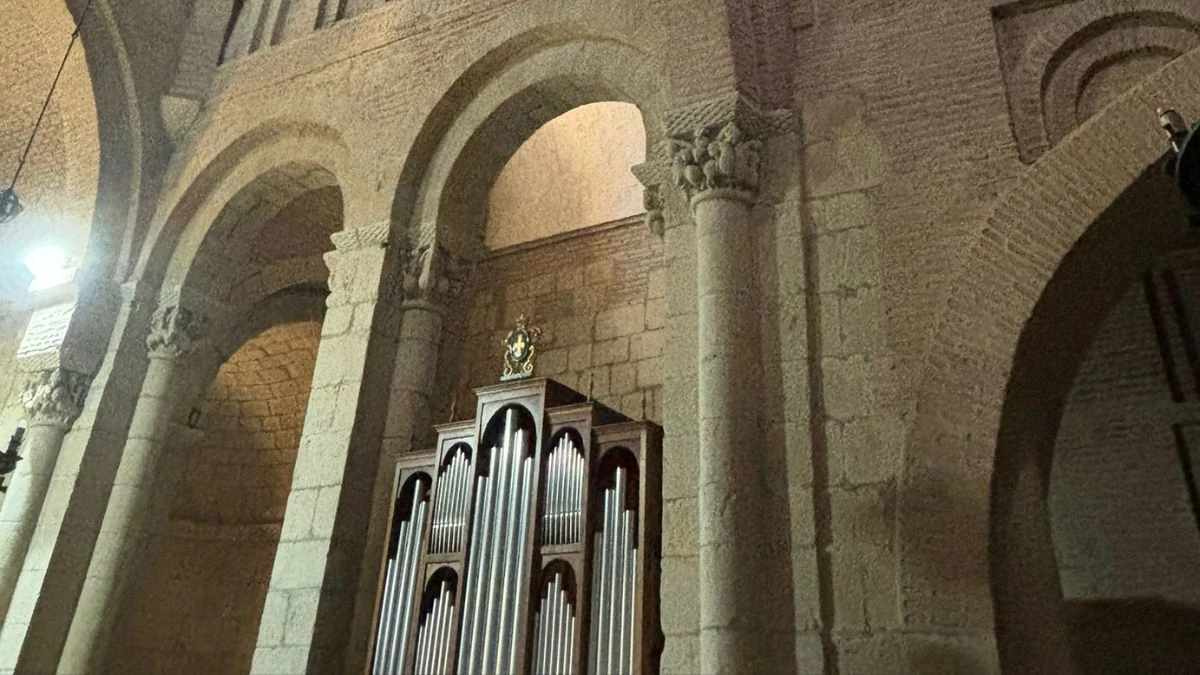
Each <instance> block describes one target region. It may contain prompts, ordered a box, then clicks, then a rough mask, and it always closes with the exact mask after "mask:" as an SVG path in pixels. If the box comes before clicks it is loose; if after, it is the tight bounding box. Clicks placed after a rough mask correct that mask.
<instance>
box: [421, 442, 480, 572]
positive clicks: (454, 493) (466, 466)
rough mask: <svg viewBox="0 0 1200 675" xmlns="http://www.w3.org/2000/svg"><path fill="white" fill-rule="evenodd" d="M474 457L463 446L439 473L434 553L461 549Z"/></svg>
mask: <svg viewBox="0 0 1200 675" xmlns="http://www.w3.org/2000/svg"><path fill="white" fill-rule="evenodd" d="M473 477H474V476H473V475H472V468H471V460H470V459H468V458H467V453H465V452H463V451H461V450H459V451H458V452H456V453H455V454H454V457H453V458H452V459H451V460H450V462H449V464H447V466H446V468H445V469H444V470H443V471H442V473H441V475H440V476H439V477H438V498H437V506H436V508H435V509H434V511H433V514H434V515H433V532H432V534H431V536H430V545H429V550H430V552H431V553H450V552H453V551H458V550H461V548H462V537H463V527H464V525H465V523H466V520H467V513H466V511H467V500H466V495H467V494H468V492H469V490H470V489H471V479H472V478H473Z"/></svg>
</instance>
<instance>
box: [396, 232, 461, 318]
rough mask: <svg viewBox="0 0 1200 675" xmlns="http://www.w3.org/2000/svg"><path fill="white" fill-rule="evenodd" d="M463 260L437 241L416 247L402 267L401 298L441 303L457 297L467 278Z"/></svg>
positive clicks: (407, 301)
mask: <svg viewBox="0 0 1200 675" xmlns="http://www.w3.org/2000/svg"><path fill="white" fill-rule="evenodd" d="M468 271H469V270H468V266H467V263H466V261H465V260H463V259H462V258H460V257H459V256H456V255H454V254H453V253H451V252H449V251H447V250H446V249H445V248H444V247H443V246H441V245H440V244H432V245H431V244H424V245H422V246H420V247H418V248H417V250H416V251H415V252H414V253H413V255H412V257H411V258H410V259H409V261H408V265H407V266H406V268H405V270H404V301H405V304H408V303H414V302H417V303H433V304H443V303H445V302H447V301H449V300H452V299H453V298H455V297H457V296H458V295H459V294H460V293H461V292H462V289H463V287H464V286H465V285H466V282H467V274H468Z"/></svg>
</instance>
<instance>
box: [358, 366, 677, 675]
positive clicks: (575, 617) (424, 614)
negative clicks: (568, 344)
mask: <svg viewBox="0 0 1200 675" xmlns="http://www.w3.org/2000/svg"><path fill="white" fill-rule="evenodd" d="M475 393H476V397H477V399H478V403H477V408H476V418H475V420H472V421H466V422H454V423H450V424H445V425H442V426H439V427H437V432H438V444H437V448H436V449H435V450H433V451H429V452H425V453H421V454H414V455H410V456H408V457H405V458H404V459H403V460H402V461H401V462H400V464H399V466H398V468H397V472H396V483H395V486H396V487H395V493H394V494H395V507H394V509H393V512H392V517H391V524H390V532H391V540H390V542H389V546H388V549H387V558H386V561H385V564H384V566H383V569H384V572H383V575H382V579H381V581H380V592H379V596H378V598H379V599H378V601H377V607H378V611H377V612H376V629H375V633H374V634H375V644H374V651H373V654H374V656H373V661H372V667H371V672H372V673H374V674H379V675H391V674H393V673H397V674H399V673H405V674H409V673H411V674H418V675H424V674H426V673H429V674H439V675H440V674H442V673H463V674H487V675H494V674H498V673H532V674H534V675H543V674H548V673H554V674H558V673H564V674H566V673H578V674H581V675H582V674H584V673H588V674H596V675H611V674H616V673H628V674H629V675H634V674H647V675H649V674H651V673H656V672H658V660H659V654H660V652H661V646H662V635H661V631H660V628H659V617H658V588H659V556H660V522H661V501H660V495H661V484H660V476H661V469H660V467H661V448H662V430H661V428H660V427H658V426H657V425H655V424H653V423H651V422H644V421H641V422H639V421H632V420H630V419H628V418H626V417H624V416H622V415H620V414H619V413H616V412H615V411H613V410H611V409H609V408H607V407H605V406H603V405H602V404H599V403H596V402H594V401H589V400H587V399H586V397H584V396H583V395H581V394H579V393H578V392H575V391H574V390H572V389H569V388H567V387H565V386H564V385H562V384H559V383H558V382H555V381H553V380H548V379H526V380H523V381H519V382H510V383H505V384H499V385H492V386H488V387H483V388H480V389H476V390H475Z"/></svg>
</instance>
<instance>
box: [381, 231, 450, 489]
mask: <svg viewBox="0 0 1200 675" xmlns="http://www.w3.org/2000/svg"><path fill="white" fill-rule="evenodd" d="M462 268H463V265H462V262H461V261H460V260H459V259H457V258H456V257H454V256H453V255H452V254H450V253H449V252H447V251H446V250H444V249H443V248H442V247H441V246H439V245H436V244H435V245H433V246H422V247H420V248H419V249H417V251H416V252H415V253H414V255H413V257H412V260H411V261H410V263H409V265H408V267H407V269H406V271H405V274H404V303H403V304H402V305H401V308H400V309H401V312H402V316H401V321H400V336H399V339H398V340H397V344H396V367H395V369H394V370H393V371H392V394H391V402H390V403H389V405H388V423H387V428H386V429H385V431H384V438H386V439H388V440H389V441H391V443H390V444H389V446H390V448H391V449H393V450H399V451H401V452H404V451H408V450H411V449H412V442H413V440H414V437H415V440H421V439H420V437H421V434H424V433H426V432H427V430H428V429H429V427H430V417H429V416H430V410H429V403H430V398H431V397H432V396H433V387H434V381H435V376H436V373H437V358H438V349H439V348H440V346H441V341H442V323H443V319H444V317H445V314H446V306H447V303H448V302H450V300H451V299H452V298H453V297H455V296H456V295H457V294H458V292H459V290H460V288H461V286H462V273H461V272H462ZM389 454H393V453H386V454H385V457H387V456H388V455H389ZM385 473H387V474H388V475H389V476H390V475H391V471H390V469H389V470H386V471H385Z"/></svg>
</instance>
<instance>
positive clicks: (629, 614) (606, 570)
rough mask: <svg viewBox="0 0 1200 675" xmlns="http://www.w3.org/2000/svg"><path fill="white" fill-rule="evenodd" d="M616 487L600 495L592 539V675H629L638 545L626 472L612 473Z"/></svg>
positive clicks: (630, 671)
mask: <svg viewBox="0 0 1200 675" xmlns="http://www.w3.org/2000/svg"><path fill="white" fill-rule="evenodd" d="M615 478H616V480H615V484H614V486H613V487H611V488H608V489H607V490H605V491H604V501H603V504H604V506H603V511H602V514H601V530H600V531H599V532H597V533H596V536H595V542H596V543H595V548H594V549H593V550H594V555H596V556H597V557H596V559H595V562H594V563H593V568H592V588H593V595H592V598H593V600H592V630H591V636H592V643H591V654H590V655H589V659H588V665H589V669H590V672H591V673H593V675H610V674H613V675H615V674H616V673H632V672H633V666H634V663H633V662H634V643H633V635H634V631H635V626H634V610H635V605H636V603H635V602H634V601H635V597H634V596H635V593H636V591H637V543H636V541H635V540H634V538H633V533H634V527H633V526H634V517H635V516H636V513H635V512H634V511H633V510H632V509H626V508H625V491H626V487H627V486H626V483H627V481H628V477H627V471H626V470H625V469H624V468H618V469H617V470H616V471H615Z"/></svg>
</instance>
